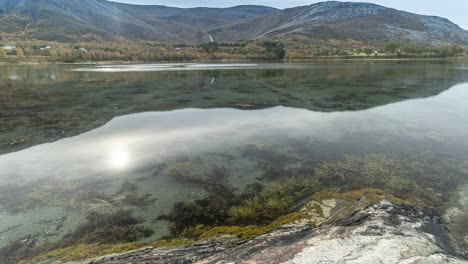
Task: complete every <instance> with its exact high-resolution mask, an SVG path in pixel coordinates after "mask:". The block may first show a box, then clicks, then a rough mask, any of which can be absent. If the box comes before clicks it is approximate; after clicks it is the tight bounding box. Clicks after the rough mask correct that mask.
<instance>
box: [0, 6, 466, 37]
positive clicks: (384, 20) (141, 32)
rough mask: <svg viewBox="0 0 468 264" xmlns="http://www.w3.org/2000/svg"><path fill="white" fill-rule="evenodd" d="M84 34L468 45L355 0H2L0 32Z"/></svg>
mask: <svg viewBox="0 0 468 264" xmlns="http://www.w3.org/2000/svg"><path fill="white" fill-rule="evenodd" d="M83 34H91V35H98V36H101V37H104V38H107V39H113V38H115V37H122V38H129V39H145V40H157V41H169V42H191V43H200V42H207V41H209V36H208V35H212V36H213V37H214V38H215V40H217V41H240V40H255V39H261V38H289V37H295V36H301V37H305V38H307V39H309V40H312V41H314V40H316V41H322V42H323V41H330V40H343V41H358V42H362V43H366V44H374V45H381V44H383V43H384V42H387V41H412V42H420V43H431V44H434V45H443V44H454V43H456V44H461V45H468V32H467V31H465V30H463V29H462V28H460V27H459V26H457V25H456V24H454V23H452V22H450V21H449V20H447V19H445V18H441V17H435V16H423V15H417V14H412V13H408V12H404V11H399V10H396V9H392V8H386V7H383V6H379V5H375V4H370V3H356V2H352V3H351V2H337V1H330V2H321V3H317V4H312V5H309V6H300V7H295V8H289V9H284V10H278V9H274V8H271V7H265V6H254V5H250V6H236V7H231V8H174V7H167V6H141V5H130V4H121V3H115V2H110V1H106V0H80V1H77V0H0V36H7V37H10V38H20V39H22V38H30V39H44V40H58V41H70V40H73V39H74V37H76V36H80V35H83Z"/></svg>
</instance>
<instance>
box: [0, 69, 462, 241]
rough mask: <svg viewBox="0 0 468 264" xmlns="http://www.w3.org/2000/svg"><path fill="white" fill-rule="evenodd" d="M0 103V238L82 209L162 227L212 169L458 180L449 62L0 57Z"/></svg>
mask: <svg viewBox="0 0 468 264" xmlns="http://www.w3.org/2000/svg"><path fill="white" fill-rule="evenodd" d="M0 102H1V104H0V122H1V124H2V127H1V128H0V132H1V135H0V147H1V149H0V153H4V154H3V155H1V156H0V190H1V192H0V247H2V246H6V245H8V244H9V243H10V242H11V241H14V240H16V239H22V238H24V237H28V236H29V237H30V238H31V237H33V238H34V239H35V240H36V241H37V244H38V245H40V244H41V243H43V242H45V241H49V242H54V241H60V239H61V238H62V237H63V236H64V235H66V234H67V233H69V232H70V231H72V230H74V229H75V228H77V227H78V226H79V225H80V224H81V223H84V222H86V217H87V215H88V214H89V213H90V212H91V211H97V212H99V213H108V212H113V211H115V210H120V209H132V210H133V211H132V213H133V214H134V215H135V216H138V217H141V218H142V219H143V222H142V223H141V224H142V225H144V226H146V227H149V228H151V229H152V230H153V231H154V233H153V234H152V235H151V236H147V237H145V238H141V240H143V241H153V240H155V239H157V238H159V237H161V236H163V235H167V234H168V225H169V224H168V223H167V222H165V221H157V220H156V218H157V217H158V216H159V215H161V214H164V213H167V212H169V211H170V210H171V209H172V207H173V205H174V204H175V203H176V202H187V201H193V200H195V199H199V198H202V197H204V196H205V195H206V194H207V189H206V186H205V185H206V182H209V181H212V180H213V178H209V177H208V176H207V175H211V174H212V171H213V170H214V169H217V170H218V171H222V172H221V173H219V174H222V175H224V176H226V175H227V176H226V179H225V180H226V181H227V182H225V183H223V184H227V185H229V186H231V187H233V188H236V190H237V192H242V190H243V189H244V187H245V186H247V185H249V184H253V183H261V184H267V183H268V182H269V181H272V180H274V179H272V177H265V175H266V174H267V173H266V172H267V171H268V169H274V170H279V171H282V172H290V173H291V177H293V175H296V174H299V173H301V174H313V172H314V169H315V168H316V166H318V165H319V164H321V163H323V162H339V161H343V160H345V159H346V157H367V156H372V155H381V156H384V157H398V159H399V160H400V159H401V160H402V161H404V162H408V163H411V164H414V163H418V164H422V165H420V166H419V165H418V166H419V167H418V168H420V169H421V170H424V173H423V174H424V177H422V178H417V181H418V184H420V186H421V187H424V189H431V191H430V192H431V193H433V194H434V195H438V194H440V195H447V194H450V193H452V192H456V191H457V189H458V188H461V187H462V186H464V184H466V181H467V180H468V133H467V131H468V116H467V114H468V103H467V102H468V71H467V70H466V66H465V65H463V64H459V63H442V62H405V63H403V62H343V63H315V64H243V65H236V64H221V65H218V64H210V65H203V64H165V65H130V66H125V65H111V66H96V67H93V66H86V65H47V66H44V65H42V66H5V65H3V66H0ZM47 142H49V143H47ZM434 161H436V162H434ZM435 163H437V164H438V166H439V167H437V168H436V167H434V169H432V168H433V167H431V166H432V165H434V164H435ZM439 163H440V165H439ZM171 166H172V167H174V166H179V167H180V166H187V167H188V168H189V169H190V171H191V174H190V177H191V178H190V179H188V178H187V177H185V178H184V177H182V178H180V177H174V174H171V173H168V171H169V170H168V168H171ZM444 166H446V167H444ZM445 169H447V171H449V170H450V173H448V172H447V174H445V173H441V172H444V170H445ZM431 170H432V171H431ZM452 170H455V171H456V172H453V173H452ZM210 173H211V174H210ZM448 174H450V175H448ZM452 174H456V176H454V177H453V178H452V177H451V175H452ZM281 177H288V175H281ZM405 177H407V178H408V179H407V180H415V181H416V179H412V178H411V177H413V176H411V175H409V176H405ZM414 177H415V178H416V176H414ZM421 179H422V181H423V182H421ZM442 182H443V184H442ZM345 185H346V184H345ZM363 185H366V183H363ZM324 187H328V186H324ZM334 187H336V186H334ZM341 187H342V186H340V188H341ZM358 187H359V186H358ZM362 187H368V186H367V185H366V186H362ZM371 187H380V186H372V185H371ZM344 188H346V186H344ZM382 188H383V187H382ZM389 188H390V187H389ZM395 188H396V189H397V190H400V189H398V188H400V187H398V186H397V187H395ZM437 188H440V190H438V189H437ZM401 189H403V187H401ZM392 190H393V189H392ZM465 193H466V192H465ZM129 197H132V198H141V199H139V200H138V203H132V202H130V200H129ZM447 199H449V197H447ZM438 205H439V206H440V204H438ZM442 206H448V202H447V203H446V204H443V205H442ZM461 229H462V230H463V228H461ZM465 230H466V229H465Z"/></svg>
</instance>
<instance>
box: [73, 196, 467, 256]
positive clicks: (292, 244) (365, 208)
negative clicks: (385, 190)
mask: <svg viewBox="0 0 468 264" xmlns="http://www.w3.org/2000/svg"><path fill="white" fill-rule="evenodd" d="M314 204H317V202H312V204H310V203H309V204H308V205H306V206H305V207H304V208H303V210H302V211H303V212H305V213H308V214H309V217H308V218H307V219H306V220H301V221H297V222H295V223H293V224H288V225H285V226H282V227H280V228H277V229H275V230H273V231H272V232H270V233H268V234H265V235H263V236H260V237H257V238H255V239H253V240H250V241H248V242H245V243H240V242H239V241H238V242H239V244H238V245H237V246H232V240H229V239H227V240H226V239H219V240H216V241H211V242H206V241H205V242H200V243H199V244H196V245H192V246H187V247H180V248H157V249H156V248H151V247H150V248H145V249H141V250H137V251H133V252H129V253H125V254H120V255H112V256H106V257H101V258H96V259H93V260H88V261H85V262H82V263H83V264H85V263H86V264H91V263H92V264H123V263H125V264H127V263H200V264H202V263H203V264H205V263H219V264H230V263H249V264H250V263H258V264H260V263H268V264H275V263H278V264H279V263H291V264H293V263H294V264H299V263H307V264H309V263H468V261H466V260H463V259H462V258H460V257H459V254H460V252H459V251H457V249H456V247H453V246H452V245H453V241H452V239H451V236H450V235H449V234H448V232H447V229H446V228H445V227H444V226H443V224H442V221H441V219H439V218H438V217H431V216H429V215H427V214H425V213H424V212H423V211H421V210H418V209H414V208H413V207H410V206H406V205H395V204H392V203H391V202H389V201H387V200H384V201H381V202H379V203H377V204H370V203H369V202H368V201H366V199H365V198H363V199H361V200H359V201H352V202H350V201H343V200H338V199H331V200H324V201H323V202H321V203H320V207H321V210H315V209H314V210H311V209H310V208H317V207H316V206H315V205H314ZM307 208H309V209H307ZM318 211H320V212H318ZM312 223H314V224H312ZM316 224H318V227H316ZM226 241H229V245H231V247H230V248H228V246H227V245H228V243H226Z"/></svg>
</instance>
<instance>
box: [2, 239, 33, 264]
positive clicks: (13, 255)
mask: <svg viewBox="0 0 468 264" xmlns="http://www.w3.org/2000/svg"><path fill="white" fill-rule="evenodd" d="M36 242H37V241H36V239H35V238H34V237H33V236H30V235H29V236H26V237H23V238H20V239H17V240H14V241H12V242H10V244H8V245H7V246H5V247H2V248H0V261H1V263H5V264H10V263H11V264H13V263H18V261H20V260H22V259H25V258H29V257H31V256H32V255H33V254H34V250H33V249H34V246H35V245H36Z"/></svg>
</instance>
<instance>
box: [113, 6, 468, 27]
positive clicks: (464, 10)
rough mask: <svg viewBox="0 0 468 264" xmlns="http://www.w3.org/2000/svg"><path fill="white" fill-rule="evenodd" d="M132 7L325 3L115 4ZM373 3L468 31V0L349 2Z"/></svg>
mask: <svg viewBox="0 0 468 264" xmlns="http://www.w3.org/2000/svg"><path fill="white" fill-rule="evenodd" d="M112 1H114V2H122V3H130V4H155V5H166V6H176V7H199V6H204V7H229V6H236V5H249V4H250V5H251V4H255V5H266V6H272V7H276V8H281V9H283V8H288V7H294V6H302V5H310V4H313V3H317V2H322V1H325V0H322V1H314V0H309V1H306V0H223V1H220V0H112ZM347 1H351V2H371V3H376V4H379V5H383V6H387V7H392V8H396V9H400V10H404V11H408V12H412V13H417V14H423V15H435V16H441V17H445V18H448V19H450V20H451V21H452V22H454V23H456V24H458V25H459V26H461V27H462V28H464V29H467V30H468V0H445V1H443V0H347Z"/></svg>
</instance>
